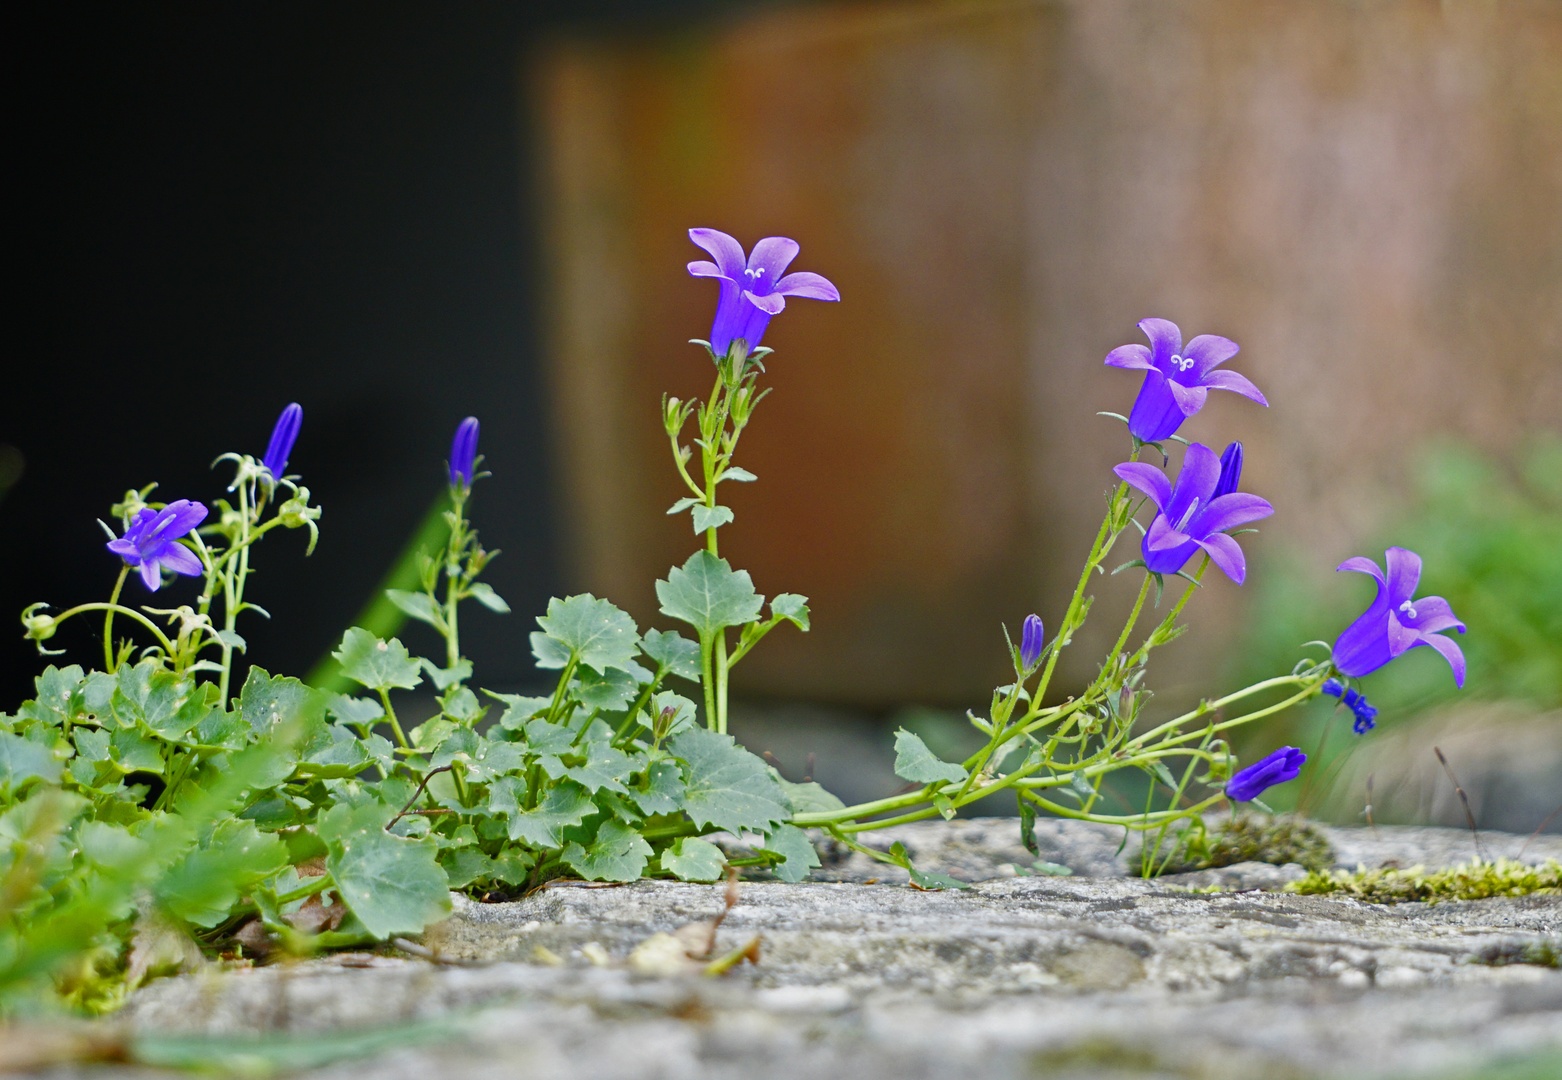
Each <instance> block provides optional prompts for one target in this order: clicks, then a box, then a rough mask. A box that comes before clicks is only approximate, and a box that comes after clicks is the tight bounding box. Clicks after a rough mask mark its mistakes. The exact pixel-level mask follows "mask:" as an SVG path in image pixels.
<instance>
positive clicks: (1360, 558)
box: [1334, 555, 1388, 591]
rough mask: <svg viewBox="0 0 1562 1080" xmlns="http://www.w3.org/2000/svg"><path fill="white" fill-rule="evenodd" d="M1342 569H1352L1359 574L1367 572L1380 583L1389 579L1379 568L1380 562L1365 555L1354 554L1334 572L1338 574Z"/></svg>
mask: <svg viewBox="0 0 1562 1080" xmlns="http://www.w3.org/2000/svg"><path fill="white" fill-rule="evenodd" d="M1341 570H1350V571H1353V572H1354V573H1357V574H1367V575H1368V576H1370V577H1372V578H1373V579H1374V580H1375V581H1376V582H1377V583H1378V584H1379V585H1386V584H1388V582H1387V580H1386V579H1385V578H1384V577H1383V571H1382V570H1381V569H1379V567H1378V564H1377V563H1375V562H1373V561H1372V560H1371V559H1369V558H1367V557H1366V556H1365V555H1353V556H1351V557H1350V558H1348V559H1346V560H1345V561H1344V562H1342V563H1340V565H1338V566H1336V567H1335V568H1334V572H1335V573H1336V574H1337V573H1339V572H1340V571H1341ZM1380 591H1381V590H1380Z"/></svg>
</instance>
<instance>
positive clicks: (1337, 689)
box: [1319, 679, 1378, 735]
mask: <svg viewBox="0 0 1562 1080" xmlns="http://www.w3.org/2000/svg"><path fill="white" fill-rule="evenodd" d="M1319 689H1320V690H1322V691H1323V692H1324V693H1325V694H1329V695H1331V696H1333V697H1337V698H1339V699H1340V701H1341V703H1342V704H1344V706H1345V707H1346V708H1347V709H1349V710H1350V711H1351V712H1352V713H1354V714H1355V715H1356V722H1355V723H1354V724H1352V725H1351V727H1352V728H1354V729H1355V732H1356V734H1357V735H1365V734H1366V733H1367V732H1369V731H1371V730H1372V729H1373V728H1375V727H1377V726H1378V709H1377V706H1376V705H1372V704H1369V703H1368V701H1367V695H1365V694H1363V693H1362V692H1361V691H1359V690H1357V689H1355V688H1354V687H1350V686H1346V685H1345V684H1344V683H1342V682H1340V680H1338V679H1325V680H1324V683H1323V685H1322V686H1320V687H1319Z"/></svg>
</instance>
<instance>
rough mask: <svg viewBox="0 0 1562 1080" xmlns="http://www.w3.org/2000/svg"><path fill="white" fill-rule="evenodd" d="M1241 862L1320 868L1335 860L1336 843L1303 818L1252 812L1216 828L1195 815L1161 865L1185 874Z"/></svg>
mask: <svg viewBox="0 0 1562 1080" xmlns="http://www.w3.org/2000/svg"><path fill="white" fill-rule="evenodd" d="M1168 856H1170V858H1169V859H1168ZM1162 861H1164V865H1161V863H1162ZM1240 862H1263V863H1273V864H1274V865H1276V866H1284V865H1285V864H1286V863H1300V864H1301V865H1302V866H1304V867H1306V868H1307V869H1308V870H1311V871H1313V872H1314V873H1321V872H1323V871H1325V870H1327V869H1328V868H1329V867H1330V866H1331V865H1333V863H1334V848H1333V847H1332V846H1331V845H1330V844H1329V841H1328V839H1327V838H1326V837H1325V836H1324V835H1323V833H1321V832H1319V831H1318V830H1317V829H1316V828H1315V827H1313V826H1312V825H1309V824H1308V823H1307V822H1305V821H1302V820H1300V819H1298V818H1292V817H1278V818H1268V817H1259V816H1256V815H1252V816H1248V817H1240V818H1237V819H1235V820H1232V821H1227V822H1225V823H1224V824H1223V825H1221V827H1220V828H1219V829H1217V830H1215V831H1214V832H1210V831H1209V829H1208V828H1207V827H1206V826H1205V825H1204V822H1203V821H1200V820H1197V819H1195V821H1194V822H1193V823H1192V824H1190V826H1189V828H1188V829H1187V831H1185V832H1184V833H1183V834H1182V835H1181V836H1180V837H1178V838H1177V839H1176V841H1175V842H1174V845H1173V847H1172V848H1171V850H1170V851H1167V850H1164V849H1163V851H1162V852H1161V854H1160V857H1159V859H1158V860H1157V864H1156V865H1157V869H1158V870H1159V872H1160V873H1163V874H1180V873H1183V872H1184V871H1188V870H1208V869H1210V868H1211V867H1217V866H1231V865H1233V864H1234V863H1240Z"/></svg>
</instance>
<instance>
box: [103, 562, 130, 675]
mask: <svg viewBox="0 0 1562 1080" xmlns="http://www.w3.org/2000/svg"><path fill="white" fill-rule="evenodd" d="M129 573H130V566H129V564H126V565H124V566H122V567H120V568H119V580H117V581H115V582H114V591H113V592H111V593H109V597H108V612H107V614H105V615H104V616H103V670H104V671H107V672H113V670H114V609H115V608H116V607H117V606H118V605H119V590H121V589H123V588H124V587H125V578H126V576H127V575H129Z"/></svg>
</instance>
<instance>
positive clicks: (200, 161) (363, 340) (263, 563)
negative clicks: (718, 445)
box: [0, 2, 709, 708]
mask: <svg viewBox="0 0 1562 1080" xmlns="http://www.w3.org/2000/svg"><path fill="white" fill-rule="evenodd" d="M708 7H709V5H707V4H691V3H657V4H649V3H641V4H631V3H596V4H584V5H583V4H579V3H562V2H561V3H531V4H465V5H451V6H445V5H441V6H438V7H432V6H429V5H422V4H410V3H403V4H384V3H376V4H373V5H367V4H364V5H356V4H346V5H344V4H327V5H314V4H288V5H269V4H268V5H254V4H245V5H240V4H219V5H193V4H187V5H169V4H163V5H125V6H110V7H98V6H93V7H91V8H88V7H85V6H81V7H77V6H69V5H53V6H48V7H36V8H33V9H31V10H29V11H27V12H26V13H25V14H24V15H22V16H21V17H20V18H13V20H12V25H13V32H12V37H11V41H12V45H11V51H12V56H13V62H12V64H11V65H10V68H11V71H12V73H13V76H12V78H13V82H12V90H11V100H12V101H13V106H12V117H13V119H12V125H13V131H14V134H15V137H14V140H13V161H14V163H15V168H14V170H13V171H14V175H15V176H16V182H17V184H18V188H19V190H18V192H17V195H16V197H14V198H13V200H12V202H11V206H12V211H11V227H12V233H13V237H14V239H13V244H12V251H13V256H14V263H15V265H16V266H17V268H18V270H17V273H16V276H15V278H13V281H15V282H16V283H17V287H16V288H15V290H14V292H13V299H12V312H13V314H12V318H11V334H10V356H9V357H8V359H7V361H6V365H5V376H4V382H3V391H0V445H9V446H10V447H12V448H14V449H13V450H9V451H7V454H8V456H9V458H10V460H12V461H13V462H14V461H15V460H16V454H17V452H19V453H20V457H21V461H22V463H23V472H22V475H21V476H20V479H19V481H18V482H16V483H15V484H14V486H11V487H10V488H9V490H6V491H4V492H3V494H0V559H3V561H4V565H5V566H6V567H7V568H8V572H7V573H6V574H4V575H3V576H0V612H3V613H5V617H6V618H7V619H14V617H15V613H16V612H18V611H20V609H21V608H22V607H24V606H25V605H27V604H29V603H32V602H34V601H38V600H44V601H48V602H49V603H50V604H52V605H54V606H55V608H56V610H58V609H60V608H63V607H66V606H69V605H72V604H76V603H80V602H84V601H89V600H96V599H106V596H107V593H108V590H109V588H110V587H111V586H112V584H113V580H114V576H115V574H116V573H117V570H118V565H117V561H116V560H115V559H114V557H113V556H111V555H110V554H109V553H108V552H106V551H105V550H104V547H103V544H104V537H103V535H102V532H101V530H100V529H99V527H98V525H97V524H96V523H95V522H94V520H93V519H94V518H97V517H101V518H104V519H105V520H106V519H108V518H109V507H110V505H112V504H113V503H114V502H116V501H117V500H118V499H119V498H120V497H121V496H122V495H123V493H124V492H125V490H126V489H127V488H130V487H139V486H141V485H143V484H146V483H149V482H151V481H154V480H155V481H157V482H158V483H159V485H160V486H159V488H158V490H157V494H156V495H155V496H154V498H162V499H175V498H191V499H198V500H201V501H204V502H207V503H210V502H211V500H213V499H214V498H218V497H221V496H222V495H223V494H224V491H223V488H224V487H225V484H226V481H227V479H228V477H229V476H231V473H230V472H228V471H227V469H228V466H223V467H220V468H219V469H217V470H215V471H213V470H211V469H210V468H209V467H208V466H209V464H210V462H211V461H212V459H214V458H215V457H217V455H219V454H221V453H223V452H225V451H230V450H232V451H239V452H242V453H251V454H254V455H256V456H259V455H260V454H261V453H262V452H263V451H264V449H265V446H266V441H267V438H268V436H269V433H270V428H271V424H272V422H273V420H274V419H275V417H276V415H277V413H278V411H279V410H280V409H281V408H282V407H283V406H284V405H285V404H287V403H288V402H289V401H295V400H296V401H298V402H300V403H301V404H302V405H303V407H304V425H303V431H302V435H301V437H300V439H299V441H298V445H297V448H296V450H295V451H294V453H293V456H292V459H291V462H290V465H289V469H290V471H294V472H298V473H300V474H302V478H303V479H302V483H303V484H305V485H306V486H308V487H309V489H310V492H311V494H312V497H313V499H314V500H315V501H316V502H317V503H318V504H319V505H321V506H323V507H324V511H325V513H324V517H323V519H322V521H321V523H320V524H321V538H320V544H319V547H318V549H317V550H316V551H315V553H314V555H313V557H311V558H309V559H307V560H305V559H304V558H302V553H303V549H304V543H305V536H304V534H303V533H302V532H294V533H286V532H281V531H279V532H278V533H276V534H274V535H272V536H270V537H268V538H267V541H266V542H265V543H264V544H262V545H261V546H260V548H259V549H257V552H256V555H257V559H256V565H257V566H258V573H256V574H255V575H254V576H253V577H252V579H251V585H250V589H249V595H250V597H251V598H252V599H253V600H254V601H255V602H256V603H259V604H260V605H262V606H263V607H265V608H267V609H268V610H269V611H270V612H271V614H272V615H273V616H274V618H273V620H272V621H271V622H269V623H267V622H266V621H265V620H264V619H261V618H258V617H253V616H252V617H249V618H248V619H246V620H245V621H244V622H243V623H242V624H241V626H240V630H241V632H242V633H243V634H244V635H245V636H246V638H247V639H248V641H249V645H250V650H249V659H250V660H251V661H253V662H255V663H258V664H260V665H261V666H263V667H266V668H268V669H271V670H281V671H287V672H290V673H298V674H303V673H304V672H305V671H306V670H307V669H308V668H309V667H310V666H311V665H312V664H313V663H314V662H315V661H316V660H317V659H319V657H320V656H321V655H322V654H323V653H324V652H326V651H327V650H328V649H329V648H330V647H331V646H332V644H333V643H334V641H335V639H336V638H337V637H338V636H339V635H340V633H341V631H342V629H343V628H344V627H345V626H346V625H348V623H349V621H350V620H351V618H352V617H353V615H354V614H355V613H356V612H357V611H358V610H360V608H361V607H362V605H363V604H364V603H365V601H366V600H368V599H369V597H370V594H371V592H372V591H373V589H374V587H375V585H376V583H377V582H378V581H379V579H380V577H381V575H382V574H383V573H384V571H385V570H386V569H387V567H388V565H389V564H390V562H391V561H392V560H393V559H394V557H395V555H396V553H397V552H398V550H399V549H400V547H401V545H402V544H403V543H404V542H405V540H406V539H407V537H408V536H409V534H410V533H411V531H412V530H413V529H414V528H415V526H416V525H417V523H418V521H419V520H420V519H421V517H422V515H423V513H424V512H425V510H426V509H427V507H428V506H429V504H430V503H431V501H432V500H433V499H434V498H435V497H436V495H437V493H438V492H439V491H440V488H441V484H442V482H443V481H442V477H443V468H444V459H445V456H446V454H447V453H448V448H449V440H450V436H451V434H452V432H453V431H454V429H455V426H456V424H457V423H458V422H459V421H460V420H461V418H462V417H463V416H465V415H467V414H469V413H472V414H476V415H477V416H478V417H479V418H480V419H481V421H482V425H483V428H482V445H481V451H482V453H483V454H485V455H486V458H487V465H488V468H489V469H491V470H492V472H493V473H494V477H493V478H492V479H491V480H489V481H486V482H485V483H484V484H483V485H482V486H481V487H480V488H479V491H478V496H477V500H476V505H475V508H474V518H475V520H476V523H477V525H478V527H479V529H480V530H481V531H482V535H483V539H484V541H485V542H486V544H487V545H488V546H489V547H498V548H501V549H503V552H504V554H503V556H502V557H501V558H500V559H499V560H498V561H497V562H495V563H494V564H493V567H492V569H491V570H490V572H489V574H488V580H490V581H491V582H492V584H493V585H494V587H495V588H496V589H497V590H498V591H499V593H500V594H501V595H502V596H504V597H506V598H507V599H508V600H509V602H510V603H511V605H512V607H513V608H514V614H512V615H510V616H508V617H505V618H503V619H501V618H500V617H497V616H493V615H490V614H488V613H487V612H476V613H474V614H473V615H472V616H471V617H470V618H469V619H467V620H465V625H464V629H466V630H467V633H466V635H464V637H463V645H464V646H465V651H466V652H467V653H468V655H470V656H472V658H473V659H474V660H475V662H476V663H477V665H478V668H479V670H481V671H483V673H484V675H483V678H484V682H485V684H487V685H491V686H495V685H518V684H524V683H525V682H526V681H527V680H529V679H530V677H531V673H532V665H531V658H530V656H529V654H528V653H527V652H526V650H525V645H524V643H525V632H526V631H527V630H529V629H531V619H532V616H533V615H534V614H536V613H538V612H540V611H541V610H542V609H543V607H544V606H545V604H546V600H547V597H548V596H549V595H551V594H552V593H553V592H555V591H557V589H558V578H559V572H558V559H557V557H556V551H555V532H556V530H555V512H554V509H553V505H554V500H553V498H552V493H551V492H550V480H549V476H550V468H549V461H548V453H549V451H548V438H547V431H546V425H547V416H546V408H545V404H544V397H543V386H542V382H541V380H542V375H541V370H540V368H541V365H540V361H539V348H540V343H539V320H538V318H537V310H536V304H537V301H536V299H535V297H536V294H537V284H538V282H539V280H540V279H541V275H540V272H539V266H538V260H539V254H538V248H539V245H538V237H537V222H536V215H535V213H533V212H531V211H530V209H529V208H530V207H531V206H533V205H534V201H533V199H532V193H531V190H530V185H531V183H532V178H533V164H534V161H533V158H534V150H533V140H532V133H531V132H530V130H529V129H528V127H527V115H528V114H527V110H526V109H525V108H524V107H523V105H524V101H523V97H522V95H523V93H524V88H525V86H526V78H525V70H524V65H525V64H526V62H527V57H528V55H529V54H530V52H531V46H532V44H533V43H534V42H535V41H537V40H538V39H540V38H541V37H543V36H545V35H547V34H549V33H551V32H553V31H555V30H557V29H560V28H563V27H565V26H566V25H568V24H572V23H573V24H579V23H581V22H582V21H589V20H599V21H602V22H604V23H605V22H607V21H609V20H611V22H612V23H613V25H614V26H615V29H617V30H622V31H623V32H634V30H635V28H636V27H637V26H643V25H645V24H647V23H651V24H665V23H668V22H670V21H673V20H678V19H685V18H688V17H690V16H691V15H696V14H698V13H699V12H700V11H701V10H703V9H705V8H708ZM126 589H127V592H126V596H127V599H128V600H129V601H130V602H131V603H135V604H140V603H143V602H147V601H148V600H149V598H148V597H147V596H145V595H144V592H143V590H141V589H140V587H139V585H137V584H136V583H135V582H134V581H131V582H129V583H127V586H126ZM195 595H196V586H195V584H194V582H193V581H191V580H189V579H179V580H178V581H177V582H176V583H175V584H173V585H172V586H169V587H166V588H165V589H164V590H163V591H162V592H160V593H159V594H158V595H157V596H156V597H155V599H150V602H152V603H154V604H156V605H157V606H167V607H173V606H176V605H178V604H181V603H190V602H192V600H193V598H194V596H195ZM7 625H10V626H11V627H12V629H11V630H10V631H7V632H5V633H3V634H0V694H3V696H0V702H3V705H0V707H4V708H14V706H15V703H16V702H17V701H19V700H20V699H21V698H23V697H24V696H26V695H27V694H28V693H29V691H30V690H31V680H32V678H33V676H34V675H35V674H36V673H37V672H38V671H40V670H41V669H42V667H43V665H44V664H45V663H46V662H47V661H45V660H43V659H41V658H39V657H38V656H37V655H36V653H35V651H34V648H33V646H32V644H31V643H30V642H26V641H24V640H22V637H21V630H20V626H19V625H17V624H15V623H14V622H13V623H8V624H7ZM100 627H101V624H100V623H99V622H98V621H97V620H96V619H93V618H83V619H81V620H77V621H73V623H72V624H67V627H66V629H64V630H62V631H61V632H60V633H59V635H57V637H56V638H55V640H54V641H53V642H51V644H52V645H54V646H56V647H63V648H66V649H68V650H69V656H68V657H64V658H61V659H62V661H68V660H74V661H79V662H85V663H90V662H91V659H92V657H93V655H94V654H95V649H96V648H97V647H98V644H97V643H98V636H97V635H98V633H99V631H100Z"/></svg>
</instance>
